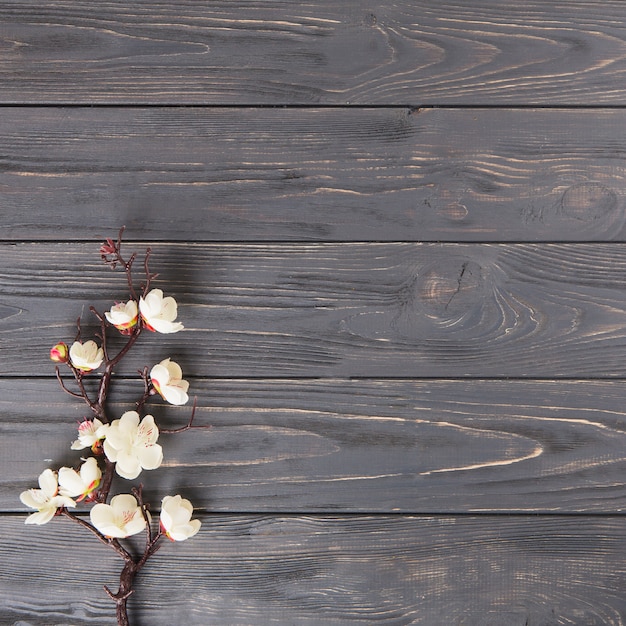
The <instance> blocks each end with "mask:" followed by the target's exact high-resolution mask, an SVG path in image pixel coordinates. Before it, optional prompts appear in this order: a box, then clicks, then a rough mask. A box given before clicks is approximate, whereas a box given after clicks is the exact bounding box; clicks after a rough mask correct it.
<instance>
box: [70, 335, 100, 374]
mask: <svg viewBox="0 0 626 626" xmlns="http://www.w3.org/2000/svg"><path fill="white" fill-rule="evenodd" d="M103 360H104V351H103V350H102V348H98V345H97V344H96V342H95V341H91V340H89V341H86V342H85V343H81V342H80V341H75V342H74V343H73V344H72V347H71V348H70V362H71V363H72V365H73V366H74V367H75V368H76V369H77V370H82V371H83V372H90V371H91V370H95V369H97V368H98V367H100V364H101V363H102V361H103Z"/></svg>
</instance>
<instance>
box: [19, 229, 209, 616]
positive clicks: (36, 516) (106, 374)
mask: <svg viewBox="0 0 626 626" xmlns="http://www.w3.org/2000/svg"><path fill="white" fill-rule="evenodd" d="M123 233H124V227H122V228H121V229H120V231H119V235H118V238H117V240H116V241H113V240H112V239H107V240H106V241H105V242H104V244H102V246H101V247H100V256H101V258H102V260H103V262H104V263H105V264H106V265H108V266H109V267H110V268H111V269H116V267H117V266H118V265H121V266H122V267H123V268H124V271H125V274H126V280H127V283H128V290H129V295H130V300H128V301H127V302H121V303H116V304H115V305H113V306H112V307H111V309H110V310H109V311H106V312H105V313H104V315H103V314H101V313H99V312H98V311H97V310H96V309H95V307H93V306H91V307H89V310H90V311H91V313H92V314H93V315H94V316H95V317H96V318H97V320H98V322H99V324H100V329H99V332H98V333H97V334H96V335H95V338H96V339H98V340H99V341H100V345H98V344H97V343H96V342H95V341H93V340H88V341H84V342H83V340H82V332H81V331H82V329H81V319H80V318H78V320H77V322H76V327H77V333H76V337H75V338H74V341H73V343H72V345H71V346H70V347H69V348H68V346H67V344H65V343H63V342H61V343H57V344H56V345H55V346H54V347H53V348H52V349H51V350H50V358H51V359H52V360H53V361H55V362H56V363H57V364H66V365H67V366H68V368H69V369H70V371H71V373H72V375H73V377H74V380H75V383H76V386H77V389H78V390H77V391H74V390H72V389H70V388H68V386H67V385H66V383H65V381H64V379H63V377H62V376H61V372H60V368H59V365H57V366H56V367H55V374H56V377H57V380H58V382H59V385H60V387H61V389H62V390H63V391H64V392H65V393H67V394H68V395H70V396H72V397H73V398H77V399H80V400H82V401H83V402H85V403H86V404H87V405H88V406H89V408H90V410H91V412H92V416H91V417H85V418H84V420H83V421H82V422H81V423H80V424H79V426H78V438H77V439H76V440H75V441H74V442H73V443H72V445H71V448H72V449H73V450H85V449H89V450H90V451H91V453H92V456H88V457H87V458H82V459H81V461H82V463H81V464H80V466H79V468H78V469H74V468H70V467H61V468H60V469H58V470H56V471H54V470H52V469H46V470H45V471H44V472H43V473H42V474H41V475H40V476H39V489H29V490H28V491H24V492H22V493H21V494H20V500H21V501H22V503H23V504H25V505H26V506H28V507H29V508H31V509H35V512H34V513H31V514H30V515H29V516H28V517H27V518H26V524H45V523H47V522H49V521H50V520H51V519H52V518H54V517H58V516H63V517H66V518H68V519H69V520H71V521H73V522H74V523H76V524H79V525H80V526H81V527H83V528H86V529H87V530H88V531H89V532H90V533H91V534H92V535H94V536H95V537H96V538H97V539H98V540H99V541H100V542H101V543H102V544H104V545H106V546H108V547H110V548H112V549H113V550H114V551H115V552H116V554H117V555H118V556H119V557H120V558H121V559H123V561H124V565H123V568H122V571H121V573H120V580H119V588H118V591H117V592H115V593H114V592H113V591H111V589H109V588H108V587H107V586H105V587H104V589H105V592H106V593H107V595H108V596H109V597H110V598H111V599H113V600H114V601H115V603H116V616H117V620H118V624H119V625H120V626H129V621H128V612H127V601H128V598H129V597H130V596H131V594H132V593H133V583H134V580H135V577H136V575H137V573H138V572H139V571H140V570H141V568H142V567H143V566H144V565H145V563H146V562H147V560H148V559H149V558H150V557H152V556H153V555H154V554H155V553H156V552H157V550H158V549H159V548H160V546H161V542H162V539H163V537H168V538H169V539H170V540H172V541H184V540H186V539H188V538H190V537H193V536H194V535H195V534H196V533H197V532H198V531H199V529H200V521H199V520H195V519H192V514H193V506H192V505H191V503H190V502H189V500H186V499H184V498H182V496H180V495H175V496H165V497H164V498H163V499H162V502H161V512H160V516H159V527H158V530H157V532H153V529H152V518H151V516H150V507H149V504H148V503H147V502H145V501H144V498H143V485H139V487H133V488H131V489H130V493H120V494H117V495H114V496H112V497H110V494H111V489H112V485H113V477H114V476H115V475H118V476H120V477H121V478H124V479H127V480H133V479H135V478H137V476H139V474H140V473H141V472H142V471H144V470H146V471H147V470H154V469H157V468H158V467H159V466H160V465H161V463H162V461H163V450H162V447H161V445H160V444H158V443H157V440H158V438H159V434H160V433H179V432H183V431H186V430H189V429H190V428H197V427H196V426H193V419H194V416H195V412H196V406H197V401H196V399H194V402H193V407H192V410H191V415H190V417H189V420H188V422H187V424H186V425H185V426H182V427H180V428H174V429H161V430H159V428H158V426H157V424H156V422H155V420H154V417H153V416H152V415H143V417H142V416H141V415H140V412H141V413H143V410H144V407H145V405H146V404H147V402H148V401H149V399H150V398H151V397H152V396H154V395H157V394H158V395H160V396H161V397H162V398H163V399H164V400H165V401H166V402H168V403H170V404H173V405H183V404H186V403H187V402H188V400H189V396H188V395H187V391H188V389H189V383H188V382H187V381H186V380H184V379H183V374H182V369H181V367H180V365H178V363H176V362H174V361H172V360H171V359H170V358H166V359H164V360H162V361H161V362H160V363H157V364H156V365H154V366H153V367H152V368H151V369H148V367H144V368H143V369H142V370H139V376H140V379H141V381H142V382H143V393H142V395H141V396H140V398H139V400H138V401H137V402H136V403H135V410H128V411H126V412H125V413H123V414H122V415H121V417H120V418H118V419H114V420H113V421H111V420H110V419H109V418H108V416H107V410H106V403H107V398H108V393H109V389H110V386H111V381H112V377H113V372H114V368H116V366H117V365H118V364H119V362H120V361H121V360H122V359H123V358H124V357H125V356H126V355H127V354H128V352H129V351H130V350H131V348H133V346H134V345H135V344H136V342H137V340H138V339H139V337H140V335H142V333H143V331H151V332H155V333H167V334H169V333H176V332H178V331H180V330H183V325H182V324H181V323H180V322H177V321H176V317H177V304H176V301H175V300H174V298H172V297H171V296H168V297H164V296H163V292H162V291H161V290H160V289H151V284H152V281H153V280H154V279H155V278H156V277H157V274H155V273H152V272H151V271H150V267H149V261H150V256H151V250H150V248H147V250H146V252H145V256H144V262H143V270H144V274H145V282H144V283H142V285H141V288H140V290H139V291H140V292H141V295H140V296H139V297H138V296H137V290H136V289H135V286H134V280H133V273H132V268H133V263H134V262H135V260H136V257H137V255H136V253H133V254H132V255H131V256H130V257H129V258H128V259H127V260H126V259H124V257H123V256H122V253H121V248H122V235H123ZM112 328H114V329H116V330H117V331H118V334H120V335H122V336H126V337H127V339H126V341H125V343H124V344H123V345H122V346H121V348H119V349H118V351H117V353H116V354H115V355H114V356H111V354H110V343H111V342H110V341H109V339H110V338H109V337H108V333H109V332H110V331H111V329H112ZM100 368H102V374H101V375H100V380H99V384H98V388H97V394H96V398H95V399H92V397H91V396H90V395H89V393H88V392H87V389H86V387H85V384H84V379H85V377H87V376H91V375H92V374H93V373H94V372H97V370H99V369H100ZM78 502H85V503H90V504H93V506H92V508H91V510H90V512H89V521H87V519H84V518H83V517H80V516H79V515H77V514H76V513H74V512H72V511H70V509H74V508H75V507H76V505H77V503H78ZM142 531H145V533H146V542H145V546H144V550H143V553H141V554H140V555H138V556H133V554H132V553H131V551H130V550H129V549H127V548H125V547H124V546H123V545H122V543H121V540H124V539H125V538H126V537H129V536H131V535H135V534H137V533H139V532H142Z"/></svg>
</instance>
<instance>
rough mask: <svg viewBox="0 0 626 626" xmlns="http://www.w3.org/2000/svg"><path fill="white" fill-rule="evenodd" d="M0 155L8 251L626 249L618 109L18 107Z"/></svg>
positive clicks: (6, 113) (625, 139) (4, 122)
mask: <svg viewBox="0 0 626 626" xmlns="http://www.w3.org/2000/svg"><path fill="white" fill-rule="evenodd" d="M0 145H1V146H2V153H1V155H0V190H1V192H2V203H1V204H0V218H1V219H2V230H1V232H0V237H1V238H2V239H29V240H32V239H49V240H55V241H56V240H59V239H65V238H70V239H76V238H79V239H80V238H82V239H88V240H98V239H100V238H104V237H105V236H110V234H111V233H113V232H116V231H117V229H118V228H119V226H120V225H121V224H126V225H127V226H128V234H129V236H132V237H141V238H152V239H165V240H167V241H173V240H180V241H196V240H201V241H202V240H204V241H219V240H231V241H245V240H249V241H259V240H282V241H288V240H299V241H324V240H327V241H332V240H338V241H372V240H373V241H385V240H388V241H397V240H403V241H407V240H413V241H428V240H437V241H443V240H445V241H536V240H543V241H546V240H547V241H592V240H597V241H607V240H611V241H614V240H620V241H624V240H626V216H625V197H624V191H623V177H624V170H625V169H626V152H625V148H624V146H626V112H625V111H624V110H622V109H617V110H609V109H596V110H541V109H537V110H515V109H499V110H492V109H487V110H485V109H464V110H441V109H439V110H438V109H422V110H419V111H417V110H411V109H407V108H384V109H367V108H366V109H363V108H358V109H336V108H334V109H282V108H280V109H263V108H224V109H222V108H213V109H210V108H209V109H204V108H192V109H184V108H183V109H180V108H163V107H155V108H139V109H135V108H130V109H125V108H122V109H119V108H104V109H102V108H97V109H90V108H67V109H59V108H28V109H23V108H17V107H16V108H6V109H3V111H2V116H1V117H0ZM181 216H184V219H181ZM199 225H202V227H199Z"/></svg>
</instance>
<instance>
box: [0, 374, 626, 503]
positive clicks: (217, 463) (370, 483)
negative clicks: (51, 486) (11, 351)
mask: <svg viewBox="0 0 626 626" xmlns="http://www.w3.org/2000/svg"><path fill="white" fill-rule="evenodd" d="M623 387H624V385H623V382H621V381H618V382H610V381H494V380H469V381H458V380H444V381H442V380H430V381H389V380H385V381H373V380H366V381H359V380H353V381H349V380H320V381H294V380H290V381H289V380H269V381H258V380H209V381H207V380H192V381H191V391H192V393H193V394H197V397H198V407H199V408H198V409H197V411H196V418H195V423H196V424H197V425H198V426H210V428H209V429H199V430H194V431H188V432H186V433H179V434H176V435H166V434H163V435H161V437H160V443H161V444H162V445H163V446H164V456H165V460H164V464H163V467H162V468H161V469H159V470H155V471H154V472H146V473H145V474H144V475H143V476H142V481H143V483H144V485H145V493H146V496H147V499H148V500H149V501H150V502H151V503H152V504H153V505H157V504H158V503H159V502H160V501H161V498H162V496H163V494H164V493H170V492H182V493H183V494H184V495H185V496H186V497H188V498H190V499H191V501H192V502H194V504H195V505H196V506H197V507H198V508H200V509H203V510H205V511H209V512H210V511H224V512H230V511H234V512H237V511H269V512H275V511H287V512H311V511H317V512H326V511H342V512H348V511H351V512H364V511H365V512H378V513H391V512H403V513H429V512H471V511H483V512H486V511H492V512H500V511H533V512H536V511H542V512H552V511H555V512H585V511H587V512H594V513H597V512H609V513H614V512H624V511H626V487H625V485H624V478H623V475H624V472H625V470H626V432H625V430H626V413H625V411H624V401H623V396H624V394H623ZM114 391H116V393H114V396H113V398H112V400H113V403H112V405H111V408H110V417H111V419H114V418H117V417H119V416H120V415H121V414H122V412H124V411H126V410H129V409H131V408H132V407H133V402H134V401H135V400H136V399H137V397H138V396H139V395H140V393H141V391H142V384H141V382H140V381H137V380H135V381H119V382H118V384H117V385H116V386H115V387H114ZM15 398H20V402H19V403H16V402H15ZM147 410H149V411H150V412H151V413H152V414H153V415H154V416H155V419H156V420H157V422H158V423H159V424H160V425H161V426H162V427H165V428H175V427H178V426H181V425H183V424H185V423H186V421H187V418H188V416H189V414H190V408H189V407H180V408H173V407H165V406H163V404H162V402H161V403H153V404H151V405H149V408H148V409H147ZM85 411H87V412H88V409H87V407H86V405H83V404H81V403H79V402H78V401H74V400H72V399H71V398H68V397H67V396H65V395H64V394H63V393H62V392H61V391H60V389H58V388H57V383H56V381H54V380H49V379H45V380H7V379H5V380H0V463H1V466H0V470H1V471H0V510H2V511H5V512H17V511H20V510H22V509H23V507H22V505H21V504H20V503H19V501H18V499H17V494H19V493H20V492H21V491H22V490H24V489H29V488H31V487H34V486H36V477H37V476H38V475H39V473H40V472H42V471H43V470H44V469H45V468H47V467H60V466H62V465H70V466H72V465H74V464H76V463H78V462H79V458H80V456H81V454H80V453H79V452H74V451H70V449H69V445H70V442H72V441H73V440H74V439H75V438H76V423H77V422H79V421H80V420H81V419H82V416H83V415H84V414H85ZM119 488H123V485H122V482H120V485H119Z"/></svg>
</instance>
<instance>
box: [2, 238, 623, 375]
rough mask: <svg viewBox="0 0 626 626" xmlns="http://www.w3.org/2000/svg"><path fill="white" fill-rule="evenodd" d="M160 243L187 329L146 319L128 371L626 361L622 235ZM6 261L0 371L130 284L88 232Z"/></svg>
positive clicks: (42, 367) (587, 371) (567, 371)
mask: <svg viewBox="0 0 626 626" xmlns="http://www.w3.org/2000/svg"><path fill="white" fill-rule="evenodd" d="M132 249H133V248H132V247H131V246H129V252H130V250H132ZM153 259H154V260H153V265H152V269H153V270H154V271H159V272H161V276H160V279H159V282H157V283H156V285H160V286H162V287H163V288H164V289H165V291H166V292H168V293H171V294H172V295H174V296H175V297H177V298H178V300H179V302H180V310H179V317H180V319H181V320H182V321H183V323H184V324H185V325H186V328H187V329H186V331H185V332H183V333H179V334H176V335H165V336H163V335H160V336H156V335H153V334H148V336H147V338H146V339H145V343H144V345H145V352H143V353H142V356H141V360H137V361H135V360H133V359H129V366H128V367H127V369H126V370H122V371H130V372H134V371H135V368H136V367H139V366H141V367H142V366H143V365H144V364H145V363H144V361H145V360H147V361H149V362H158V360H161V359H162V358H163V355H164V354H165V355H167V354H170V355H171V356H172V357H175V356H179V357H184V360H185V361H186V362H188V363H190V366H189V367H188V369H187V372H188V374H189V375H192V376H203V377H214V376H234V377H268V376H271V377H274V376H283V377H284V376H339V377H346V376H372V377H380V376H384V377H389V376H394V377H404V378H406V377H415V376H428V377H438V376H439V377H441V376H443V377H450V376H470V377H503V376H523V377H531V378H537V377H551V378H554V377H569V376H577V377H588V376H593V377H607V376H608V377H614V376H622V377H623V376H625V375H626V362H625V360H624V350H625V349H626V330H625V328H626V327H625V325H624V316H625V310H626V309H625V307H626V300H625V298H624V294H625V291H626V248H625V247H624V246H622V245H621V244H589V245H582V244H581V245H577V244H563V245H530V244H525V245H472V244H468V245H455V244H441V245H439V244H345V243H344V244H332V245H331V244H326V245H325V244H310V245H254V246H251V245H225V244H223V245H217V244H195V245H192V244H179V245H158V246H154V256H153ZM0 267H1V268H2V269H1V270H0V276H1V281H2V285H1V286H0V302H1V304H2V309H1V311H2V322H1V326H0V349H1V350H2V354H3V357H4V358H3V359H2V362H1V363H0V373H2V374H5V375H33V374H42V373H44V372H49V371H50V369H49V368H50V364H49V363H48V362H47V354H48V350H49V347H50V346H51V345H53V344H54V343H56V342H57V341H59V340H71V339H72V338H73V336H74V334H75V332H74V329H73V328H72V326H73V322H72V320H74V319H75V317H76V316H78V315H79V314H80V313H81V311H84V312H86V313H87V315H89V311H88V305H89V304H90V303H92V304H95V305H96V306H98V307H99V308H101V309H105V308H108V307H110V306H111V303H112V302H113V301H114V300H120V299H123V298H124V297H125V291H126V288H125V280H124V276H123V274H121V273H117V274H114V273H112V272H110V271H109V270H108V269H107V268H105V267H102V265H101V261H100V259H99V256H98V253H97V245H96V244H50V243H37V244H35V243H31V244H5V245H3V246H1V247H0ZM105 298H106V299H105ZM91 319H92V320H93V321H95V320H94V318H93V316H92V317H91Z"/></svg>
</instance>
